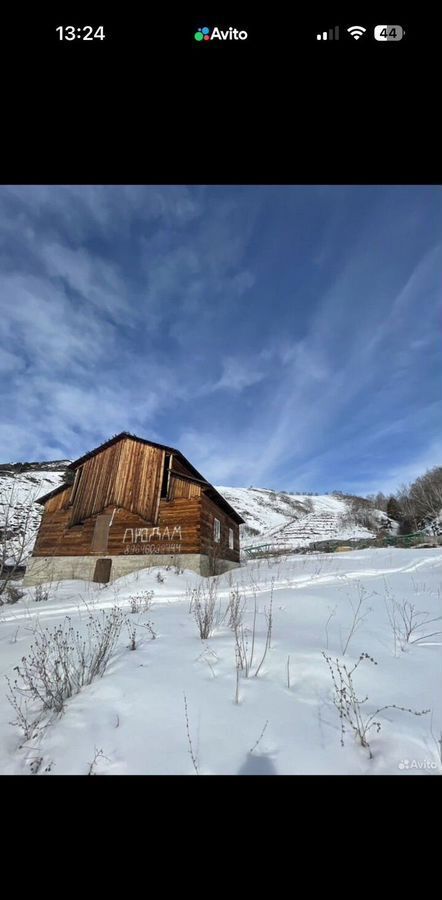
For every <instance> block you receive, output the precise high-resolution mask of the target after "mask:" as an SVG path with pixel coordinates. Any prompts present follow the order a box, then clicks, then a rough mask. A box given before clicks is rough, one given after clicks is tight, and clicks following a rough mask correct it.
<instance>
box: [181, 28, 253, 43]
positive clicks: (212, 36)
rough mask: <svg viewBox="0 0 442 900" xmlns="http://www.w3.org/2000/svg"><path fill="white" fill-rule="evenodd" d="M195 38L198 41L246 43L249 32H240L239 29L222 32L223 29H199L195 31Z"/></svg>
mask: <svg viewBox="0 0 442 900" xmlns="http://www.w3.org/2000/svg"><path fill="white" fill-rule="evenodd" d="M194 38H195V40H196V41H245V40H246V38H248V34H247V31H238V29H237V28H228V29H227V30H226V31H222V29H221V28H216V27H215V28H212V31H210V28H207V25H205V26H204V27H203V28H198V30H197V31H195V34H194Z"/></svg>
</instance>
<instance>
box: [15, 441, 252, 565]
mask: <svg viewBox="0 0 442 900" xmlns="http://www.w3.org/2000/svg"><path fill="white" fill-rule="evenodd" d="M164 462H165V451H164V450H161V449H158V448H156V447H151V446H150V445H146V444H142V443H137V442H136V441H134V440H130V439H126V438H125V439H122V440H121V441H118V443H116V444H113V445H112V446H110V447H107V448H106V449H104V450H102V451H101V452H100V453H98V454H96V455H95V456H92V457H90V458H89V459H87V460H85V462H84V463H82V465H81V466H80V467H79V469H77V472H81V474H79V475H78V476H77V481H76V482H74V484H73V485H72V486H69V487H67V488H66V489H65V490H63V491H60V493H58V494H56V495H55V496H54V497H52V498H50V499H49V500H47V501H46V504H45V509H44V513H43V517H42V522H41V526H40V529H39V532H38V536H37V540H36V544H35V547H34V553H33V555H34V556H48V557H50V556H89V555H90V556H100V555H103V554H108V555H112V556H114V555H115V556H118V555H126V554H139V553H144V554H147V555H150V554H153V553H158V554H162V555H163V554H170V555H179V554H181V553H183V554H185V553H204V554H208V555H209V556H210V555H213V554H215V555H216V556H219V558H221V559H227V560H230V561H232V562H239V525H238V524H237V523H236V522H235V521H234V520H233V519H232V518H231V517H230V515H229V514H228V512H227V511H224V510H223V509H221V508H220V507H219V506H217V504H216V502H214V501H213V500H212V499H211V498H209V497H208V496H206V494H205V493H204V490H205V483H204V482H200V481H199V480H198V478H196V477H195V475H194V473H192V471H191V470H190V469H189V468H187V466H185V465H184V464H183V463H181V462H180V461H178V460H177V459H176V456H175V454H173V456H172V460H171V466H170V469H171V473H170V479H169V496H168V498H160V492H161V486H162V481H163V467H164ZM212 490H213V489H212ZM214 518H217V519H219V521H220V523H221V541H220V542H219V543H218V542H215V541H214V527H213V523H214ZM229 528H231V529H232V530H233V534H234V547H233V549H230V548H229Z"/></svg>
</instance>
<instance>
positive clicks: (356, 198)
mask: <svg viewBox="0 0 442 900" xmlns="http://www.w3.org/2000/svg"><path fill="white" fill-rule="evenodd" d="M441 269H442V208H441V205H440V191H439V189H437V188H434V189H433V188H396V189H394V188H392V189H388V188H378V189H375V188H366V189H364V188H351V187H343V188H333V187H332V188H325V187H324V188H314V187H312V188H305V187H302V188H296V187H288V188H265V187H264V188H250V187H249V188H246V187H244V188H235V187H232V188H221V187H212V188H204V187H196V188H186V187H180V186H177V187H173V186H171V187H167V186H164V187H161V186H152V187H143V186H141V187H137V186H127V187H125V186H122V187H105V186H96V187H94V186H84V187H74V186H60V187H24V186H15V187H4V188H1V189H0V304H1V316H0V340H1V350H0V372H1V373H2V382H1V385H2V395H3V401H2V404H3V405H2V408H3V423H4V432H3V435H2V439H1V440H2V444H1V455H2V456H3V458H4V459H11V460H13V459H15V458H20V459H24V458H31V457H32V458H45V457H46V458H48V457H51V456H58V457H66V456H76V455H79V454H80V453H81V452H84V451H85V450H87V449H89V448H90V447H91V446H94V444H96V443H99V442H100V441H101V440H104V439H105V438H106V437H108V436H109V435H110V434H113V433H115V432H117V431H120V430H122V429H129V430H131V431H134V432H136V433H140V434H144V435H146V436H151V437H152V438H153V439H156V440H160V441H164V442H167V443H170V444H173V445H175V446H180V448H181V449H183V452H185V453H186V455H188V456H189V458H191V459H192V460H193V461H194V463H195V465H196V466H197V467H198V468H200V469H201V471H203V472H204V474H205V475H207V477H209V478H211V479H212V480H215V481H218V482H223V483H228V482H229V481H230V482H231V483H234V484H239V485H241V484H250V483H254V484H263V485H264V486H265V485H267V486H269V484H271V485H272V486H276V487H280V488H285V489H288V490H297V489H305V490H307V489H310V490H332V489H334V488H340V489H345V488H346V487H348V489H355V488H356V487H357V489H358V491H359V492H364V491H372V490H377V489H378V488H382V486H383V485H384V489H387V488H388V490H393V488H394V486H395V485H397V483H399V481H400V480H401V479H402V480H403V479H404V478H406V477H407V476H406V473H407V472H412V473H415V474H418V470H419V466H429V465H432V464H436V462H438V461H439V460H440V450H441V445H440V424H439V423H440V412H441V409H440V406H441V396H442V392H441V390H440V385H441V374H442V373H441V369H442V366H441V348H440V309H441V291H440V273H441Z"/></svg>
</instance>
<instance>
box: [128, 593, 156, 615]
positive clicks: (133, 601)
mask: <svg viewBox="0 0 442 900" xmlns="http://www.w3.org/2000/svg"><path fill="white" fill-rule="evenodd" d="M153 596H154V592H153V591H143V592H142V593H141V594H134V595H133V596H132V597H129V607H130V612H131V614H133V615H135V614H136V613H141V612H149V610H150V608H151V606H152V599H153Z"/></svg>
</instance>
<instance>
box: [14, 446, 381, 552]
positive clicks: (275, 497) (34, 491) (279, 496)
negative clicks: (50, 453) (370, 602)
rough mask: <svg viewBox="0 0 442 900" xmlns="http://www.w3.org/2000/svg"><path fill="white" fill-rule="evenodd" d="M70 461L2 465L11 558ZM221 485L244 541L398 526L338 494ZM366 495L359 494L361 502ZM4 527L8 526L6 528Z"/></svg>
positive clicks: (370, 533)
mask: <svg viewBox="0 0 442 900" xmlns="http://www.w3.org/2000/svg"><path fill="white" fill-rule="evenodd" d="M68 464H69V460H55V461H53V462H36V463H15V464H12V463H11V464H4V465H0V542H1V540H2V537H3V535H4V533H5V531H6V536H7V539H8V558H9V559H10V560H12V559H13V558H14V557H15V558H17V553H19V548H20V546H21V545H22V543H24V544H25V545H26V553H25V555H24V559H23V561H25V559H26V557H27V556H28V555H29V554H30V553H31V552H32V548H33V545H34V542H35V536H36V533H37V530H38V525H39V522H40V516H41V507H40V506H39V505H38V504H37V503H36V502H35V501H36V500H37V498H38V497H41V496H42V495H43V494H46V493H48V492H49V491H50V490H52V488H54V487H57V486H58V485H59V484H61V483H62V481H63V480H64V478H65V474H66V467H67V465H68ZM217 490H218V491H219V492H220V494H222V495H223V496H224V497H225V498H226V500H227V501H228V502H229V503H230V504H231V505H232V506H233V507H234V509H236V510H237V511H238V512H239V513H240V515H242V516H243V518H244V519H245V523H246V524H245V525H242V526H241V543H242V546H244V547H247V546H250V545H253V544H257V543H259V544H262V543H271V544H272V545H274V546H275V547H278V548H279V547H281V548H282V547H287V548H289V549H290V548H296V547H304V546H306V545H308V544H309V543H310V542H312V541H321V540H331V539H339V540H349V539H350V538H370V537H374V535H375V533H376V530H377V529H378V528H381V527H383V528H387V529H390V530H391V531H395V530H396V524H395V523H393V522H392V520H391V519H388V517H387V516H386V515H385V513H383V512H380V511H371V512H370V515H371V517H372V520H373V524H372V526H371V527H369V528H367V527H366V525H364V524H361V523H358V521H356V520H355V519H354V510H352V505H351V500H350V499H349V498H345V497H338V496H335V495H319V496H310V495H307V494H302V495H301V494H297V495H293V494H287V493H284V492H279V493H278V492H276V491H271V490H266V489H264V488H231V487H218V488H217ZM363 503H364V500H362V499H361V504H363ZM5 526H6V527H5Z"/></svg>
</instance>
